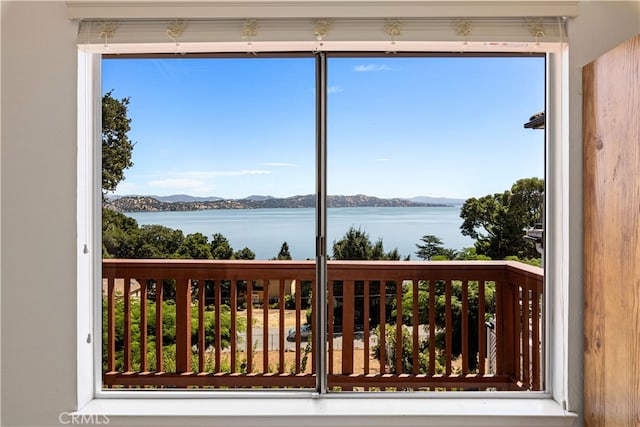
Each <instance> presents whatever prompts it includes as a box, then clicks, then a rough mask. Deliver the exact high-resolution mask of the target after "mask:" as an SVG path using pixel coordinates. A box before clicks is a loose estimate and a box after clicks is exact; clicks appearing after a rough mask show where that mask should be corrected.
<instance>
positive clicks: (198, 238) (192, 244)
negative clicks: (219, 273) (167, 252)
mask: <svg viewBox="0 0 640 427" xmlns="http://www.w3.org/2000/svg"><path fill="white" fill-rule="evenodd" d="M176 256H177V257H178V258H188V259H211V258H212V256H211V245H210V244H209V239H207V236H205V235H204V234H202V233H191V234H187V236H186V237H185V238H184V241H183V242H182V244H181V245H180V247H179V248H178V249H177V250H176Z"/></svg>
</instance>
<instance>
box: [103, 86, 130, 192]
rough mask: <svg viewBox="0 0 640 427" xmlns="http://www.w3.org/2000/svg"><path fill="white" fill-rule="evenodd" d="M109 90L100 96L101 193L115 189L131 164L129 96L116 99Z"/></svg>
mask: <svg viewBox="0 0 640 427" xmlns="http://www.w3.org/2000/svg"><path fill="white" fill-rule="evenodd" d="M112 92H113V91H109V92H107V93H105V94H104V96H103V97H102V194H103V195H104V194H105V193H108V192H111V191H115V189H116V187H117V186H118V183H120V181H122V180H124V170H125V169H128V168H130V167H131V166H133V161H132V160H131V157H132V152H133V145H134V144H133V143H132V142H131V141H130V140H129V136H128V133H129V131H130V130H131V119H130V118H129V117H128V116H127V112H128V111H127V110H128V106H129V101H130V98H122V99H116V98H114V97H113V96H112Z"/></svg>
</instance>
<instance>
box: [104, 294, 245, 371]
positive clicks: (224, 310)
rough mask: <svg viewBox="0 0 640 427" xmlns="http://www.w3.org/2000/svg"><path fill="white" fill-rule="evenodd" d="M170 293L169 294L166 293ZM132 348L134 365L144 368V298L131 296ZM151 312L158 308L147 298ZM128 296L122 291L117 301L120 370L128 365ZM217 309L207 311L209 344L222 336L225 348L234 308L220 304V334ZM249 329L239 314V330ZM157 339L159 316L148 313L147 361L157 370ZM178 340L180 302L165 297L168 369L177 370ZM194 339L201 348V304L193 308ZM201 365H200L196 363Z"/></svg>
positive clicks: (150, 366)
mask: <svg viewBox="0 0 640 427" xmlns="http://www.w3.org/2000/svg"><path fill="white" fill-rule="evenodd" d="M165 297H166V295H165ZM130 303H131V348H132V362H133V369H134V370H138V369H140V364H139V361H140V356H141V355H140V303H141V302H140V300H139V299H137V298H132V299H131V302H130ZM146 304H147V311H148V313H155V312H156V303H155V301H153V300H152V299H149V300H147V302H146ZM107 307H108V305H107V301H106V297H103V301H102V325H103V327H102V360H103V369H105V370H106V368H107V365H106V363H107V342H108V341H107V331H108V328H107V315H108V312H107ZM124 314H125V312H124V298H123V297H122V295H118V296H117V298H116V304H115V352H116V370H122V369H123V368H124ZM215 317H216V316H215V310H214V309H208V310H207V311H206V312H205V314H204V328H205V348H208V347H210V346H213V345H214V344H215V342H216V341H217V340H220V345H221V347H222V348H227V347H229V346H230V344H231V310H230V308H229V306H227V305H224V304H222V305H221V306H220V334H219V335H216V325H215ZM245 330H246V321H245V319H243V318H236V333H242V332H244V331H245ZM155 342H156V316H152V315H150V316H148V319H147V355H146V356H147V361H148V367H149V369H151V370H155V366H156V365H155V364H156V361H155ZM175 343H176V306H175V303H174V301H173V300H171V299H165V301H163V302H162V344H163V350H164V351H163V355H164V370H165V371H167V372H172V371H175ZM191 343H192V345H193V351H194V352H197V351H198V349H197V345H198V307H197V306H195V305H194V306H193V307H192V308H191ZM194 366H197V365H194Z"/></svg>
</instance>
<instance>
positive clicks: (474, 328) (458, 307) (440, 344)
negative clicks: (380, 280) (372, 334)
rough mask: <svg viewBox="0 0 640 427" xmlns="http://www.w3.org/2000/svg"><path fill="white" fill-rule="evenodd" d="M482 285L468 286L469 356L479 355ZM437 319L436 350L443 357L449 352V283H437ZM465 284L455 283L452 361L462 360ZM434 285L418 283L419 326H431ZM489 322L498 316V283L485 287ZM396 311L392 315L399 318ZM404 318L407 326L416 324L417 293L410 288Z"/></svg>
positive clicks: (474, 364) (474, 362) (472, 359)
mask: <svg viewBox="0 0 640 427" xmlns="http://www.w3.org/2000/svg"><path fill="white" fill-rule="evenodd" d="M478 286H480V285H479V284H478V282H469V283H468V285H467V291H468V292H467V298H468V299H467V301H468V311H467V313H468V323H467V331H468V341H467V345H468V348H469V354H470V355H475V354H477V353H478V336H479V330H478V327H479V326H478V320H479V319H478V307H479V297H478ZM434 288H435V296H434V297H435V319H436V322H435V323H436V346H437V348H438V351H439V352H440V353H441V354H444V351H445V336H446V333H447V329H446V326H447V320H446V298H445V294H446V283H445V282H444V281H436V282H435V285H434ZM462 288H463V286H462V282H461V281H458V280H453V281H451V326H452V328H451V335H452V349H451V355H452V357H454V358H455V357H458V356H460V354H462V293H463V292H462V291H463V289H462ZM429 291H430V284H429V282H427V281H420V282H419V283H418V306H419V307H420V309H419V311H418V317H419V318H418V324H420V325H427V324H428V323H429V298H430V294H429ZM484 312H485V319H483V321H484V320H486V318H488V317H491V316H492V315H493V314H494V313H495V283H488V284H487V285H486V286H485V306H484ZM395 313H396V310H395V308H394V310H393V311H392V315H393V316H395ZM402 317H403V322H404V323H405V324H413V320H412V319H413V292H412V291H411V290H410V289H409V287H408V286H407V287H406V289H405V290H404V292H403V297H402ZM477 363H478V361H477V358H475V357H470V358H469V369H471V370H474V369H476V367H477Z"/></svg>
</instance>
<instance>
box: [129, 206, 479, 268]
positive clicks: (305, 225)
mask: <svg viewBox="0 0 640 427" xmlns="http://www.w3.org/2000/svg"><path fill="white" fill-rule="evenodd" d="M126 215H127V216H130V217H132V218H135V219H136V220H137V221H138V224H139V225H145V224H160V225H164V226H166V227H171V228H174V229H180V230H182V231H183V232H184V234H185V235H187V234H189V233H196V232H200V233H203V234H204V235H206V236H207V237H209V239H211V235H212V234H214V233H221V234H223V235H224V236H225V237H226V238H227V239H229V242H230V243H231V246H232V247H233V249H234V250H238V249H242V248H244V247H245V246H246V247H248V248H250V249H251V250H252V251H253V252H255V254H256V259H269V258H273V257H275V256H276V255H277V254H278V251H279V250H280V246H281V245H282V242H284V241H286V242H287V244H288V245H289V251H290V252H291V256H292V257H293V259H307V258H314V257H315V210H314V209H221V210H206V211H191V212H130V213H127V214H126ZM461 224H462V219H461V218H460V207H426V208H330V209H328V212H327V237H328V240H327V251H328V253H329V255H331V253H332V244H333V241H334V240H339V239H341V238H342V237H343V236H344V234H345V233H346V232H347V230H348V229H349V227H351V226H354V227H356V228H357V227H360V228H361V229H363V230H364V231H365V232H366V233H368V234H369V238H370V240H371V241H372V242H376V241H377V240H378V239H379V238H382V240H383V243H384V249H385V251H386V252H389V251H390V250H392V249H394V248H397V249H398V251H399V252H400V254H401V255H402V256H403V257H405V256H406V255H411V259H414V260H415V259H418V258H417V257H416V255H415V251H416V243H418V242H419V241H420V238H421V237H422V236H423V235H425V234H433V235H435V236H437V237H439V238H440V239H441V240H442V241H443V244H444V247H446V248H452V249H458V250H459V249H461V248H463V247H469V246H473V242H474V241H473V239H470V238H469V237H466V236H463V235H462V234H460V225H461Z"/></svg>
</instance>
